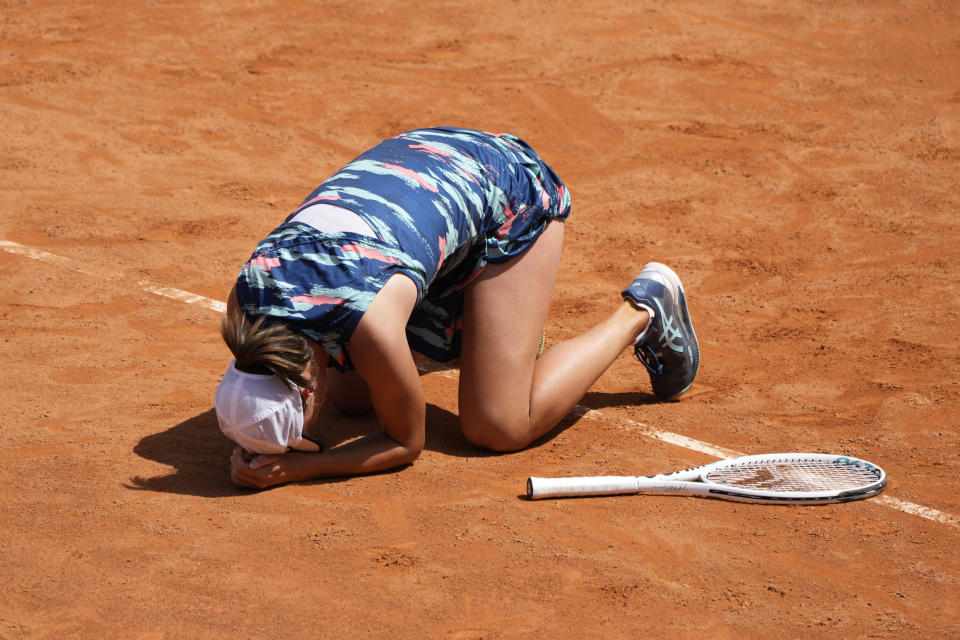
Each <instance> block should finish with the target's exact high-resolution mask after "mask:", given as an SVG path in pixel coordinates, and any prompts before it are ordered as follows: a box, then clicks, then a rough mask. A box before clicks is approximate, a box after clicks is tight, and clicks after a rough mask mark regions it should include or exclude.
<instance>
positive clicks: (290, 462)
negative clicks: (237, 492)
mask: <svg viewBox="0 0 960 640" xmlns="http://www.w3.org/2000/svg"><path fill="white" fill-rule="evenodd" d="M298 457H300V454H296V453H285V454H283V455H267V454H260V455H256V454H250V453H248V452H247V451H245V450H244V449H243V448H242V447H234V449H233V454H232V455H231V456H230V477H231V478H232V479H233V481H234V482H235V483H236V484H237V485H239V486H241V487H247V488H249V489H266V488H267V487H274V486H276V485H278V484H283V483H285V482H294V481H296V480H298V479H299V478H298V477H297V474H296V471H297V470H298V469H299V467H298V465H297V464H296V462H297V458H298Z"/></svg>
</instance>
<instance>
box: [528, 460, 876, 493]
mask: <svg viewBox="0 0 960 640" xmlns="http://www.w3.org/2000/svg"><path fill="white" fill-rule="evenodd" d="M798 461H810V462H814V461H817V462H823V461H827V462H840V463H842V464H849V465H855V466H860V467H863V468H865V469H867V470H870V471H872V472H873V473H874V474H875V475H876V479H875V480H874V481H873V482H871V483H869V484H866V485H864V486H862V487H857V488H854V489H847V490H840V491H838V490H836V489H830V490H822V491H771V490H763V489H742V488H738V487H735V486H731V485H725V484H718V483H715V482H712V481H710V480H707V475H708V474H709V473H711V472H712V471H716V470H718V469H722V468H724V467H731V466H735V465H741V464H750V463H761V462H766V463H778V462H798ZM886 485H887V476H886V473H885V472H884V470H883V469H881V468H880V467H878V466H877V465H875V464H872V463H870V462H867V461H866V460H861V459H859V458H852V457H849V456H843V455H836V454H826V453H768V454H759V455H751V456H741V457H737V458H728V459H726V460H717V461H715V462H711V463H709V464H705V465H703V466H700V467H693V468H690V469H683V470H680V471H674V472H671V473H664V474H657V475H652V476H585V477H574V478H539V477H535V476H531V477H530V478H528V479H527V497H528V498H529V499H531V500H539V499H543V498H561V497H577V496H598V495H617V494H631V493H663V494H668V495H695V496H701V497H706V498H719V499H723V500H732V501H736V502H750V503H759V504H830V503H836V502H850V501H853V500H863V499H864V498H869V497H871V496H875V495H877V494H879V493H880V492H881V491H883V490H884V488H885V487H886Z"/></svg>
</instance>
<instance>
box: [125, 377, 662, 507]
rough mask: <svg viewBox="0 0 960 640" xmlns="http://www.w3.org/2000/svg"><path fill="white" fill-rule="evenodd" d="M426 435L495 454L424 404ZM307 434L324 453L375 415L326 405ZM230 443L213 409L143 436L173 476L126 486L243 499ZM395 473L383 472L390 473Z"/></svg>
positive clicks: (598, 402)
mask: <svg viewBox="0 0 960 640" xmlns="http://www.w3.org/2000/svg"><path fill="white" fill-rule="evenodd" d="M653 402H656V398H654V397H653V396H651V395H649V394H642V393H588V394H587V395H586V397H585V398H584V399H583V400H582V401H581V404H582V405H583V406H586V407H589V408H590V409H602V408H604V407H610V406H624V405H631V404H632V405H641V404H650V403H653ZM579 420H580V416H578V415H575V414H570V415H568V416H567V417H566V418H564V419H563V420H561V421H560V423H559V424H558V425H557V426H556V427H554V428H553V429H552V430H550V431H549V432H548V433H547V434H545V435H544V436H542V437H540V438H539V439H537V440H536V441H534V442H533V444H531V445H530V447H531V448H533V447H539V446H542V445H543V444H546V443H547V442H550V441H551V440H553V439H554V438H556V437H557V436H558V435H560V434H561V433H563V432H564V431H566V430H567V429H569V428H570V427H572V426H573V425H575V424H576V423H577V422H579ZM426 422H427V433H426V442H425V448H426V449H427V450H430V451H437V452H440V453H443V454H446V455H450V456H457V457H468V458H483V457H487V456H496V455H509V454H498V453H494V452H491V451H487V450H485V449H480V448H478V447H475V446H473V445H472V444H470V443H469V442H467V441H466V439H465V438H464V437H463V434H462V433H461V431H460V421H459V418H458V416H457V415H456V414H454V413H451V412H450V411H447V410H446V409H442V408H440V407H438V406H436V405H433V404H427V416H426ZM317 424H318V425H319V426H316V425H315V426H314V428H313V429H311V433H312V434H313V435H315V436H316V437H317V438H319V439H320V440H321V441H322V442H323V443H324V445H325V447H326V448H327V449H330V448H333V447H335V446H338V445H340V444H342V443H344V442H347V441H349V440H353V439H354V438H357V437H360V436H363V435H366V434H369V433H375V432H376V431H377V430H378V429H379V426H378V423H377V420H376V418H375V417H374V416H372V415H370V416H364V417H360V418H352V417H345V416H342V415H340V414H338V413H337V412H336V411H335V410H334V409H332V408H330V407H325V408H324V409H323V412H322V413H321V416H320V419H319V420H318V422H317ZM233 447H234V444H233V443H232V442H231V441H230V440H228V439H227V438H226V437H224V436H223V435H222V434H221V433H220V429H219V427H218V425H217V416H216V413H215V412H214V411H213V409H209V410H207V411H205V412H203V413H201V414H198V415H196V416H193V417H192V418H188V419H186V420H184V421H183V422H180V423H179V424H176V425H174V426H172V427H170V428H169V429H167V430H166V431H162V432H160V433H154V434H151V435H148V436H145V437H144V438H143V439H141V440H140V442H139V443H137V445H136V446H135V447H134V448H133V452H134V453H135V454H137V455H138V456H140V457H141V458H144V459H146V460H152V461H154V462H158V463H160V464H163V465H167V466H169V467H173V471H172V472H171V473H165V474H163V475H158V476H151V477H145V476H134V477H132V478H130V481H129V482H128V483H126V484H125V486H126V487H127V488H128V489H132V490H135V491H157V492H161V493H174V494H183V495H194V496H201V497H208V498H214V497H223V496H236V495H247V494H249V493H251V492H250V491H249V490H247V489H240V488H238V487H236V486H235V485H234V484H233V482H232V481H231V480H230V460H229V458H230V453H231V452H232V451H233ZM394 471H396V469H394V470H391V471H388V472H385V473H391V472H394ZM346 479H348V478H326V479H319V480H314V481H312V482H316V483H326V482H342V481H344V480H346Z"/></svg>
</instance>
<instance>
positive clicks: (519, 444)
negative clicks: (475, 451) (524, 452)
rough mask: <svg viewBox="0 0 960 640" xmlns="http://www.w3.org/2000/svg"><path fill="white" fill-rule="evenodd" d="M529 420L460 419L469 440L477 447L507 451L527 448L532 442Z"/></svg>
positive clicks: (462, 428)
mask: <svg viewBox="0 0 960 640" xmlns="http://www.w3.org/2000/svg"><path fill="white" fill-rule="evenodd" d="M528 425H529V421H528V420H503V419H500V420H490V419H483V418H480V419H477V418H473V419H464V418H463V417H461V419H460V428H461V430H462V431H463V436H464V437H465V438H466V439H467V441H468V442H469V443H470V444H472V445H474V446H477V447H481V448H483V449H489V450H490V451H497V452H501V453H505V452H508V451H519V450H520V449H525V448H526V447H527V446H528V445H529V444H530V442H531V439H530V436H529V432H530V429H529V426H528Z"/></svg>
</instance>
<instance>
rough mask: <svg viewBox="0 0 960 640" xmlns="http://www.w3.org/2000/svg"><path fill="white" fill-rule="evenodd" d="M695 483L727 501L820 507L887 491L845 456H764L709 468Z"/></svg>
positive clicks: (871, 472)
mask: <svg viewBox="0 0 960 640" xmlns="http://www.w3.org/2000/svg"><path fill="white" fill-rule="evenodd" d="M700 481H701V482H703V483H704V484H706V485H710V487H711V490H710V492H711V493H712V494H715V495H716V497H724V498H727V499H729V500H740V501H744V502H762V503H802V504H824V503H829V502H850V501H852V500H863V499H864V498H869V497H871V496H875V495H877V494H878V493H880V492H881V491H883V490H884V488H885V487H886V486H887V474H886V473H885V472H884V470H883V469H881V468H880V467H878V466H877V465H875V464H873V463H870V462H867V461H866V460H860V459H859V458H852V457H849V456H843V455H836V454H827V453H769V454H761V455H754V456H743V457H740V458H731V459H729V460H719V461H717V462H714V463H713V464H709V465H707V466H705V467H703V468H702V469H700Z"/></svg>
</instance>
